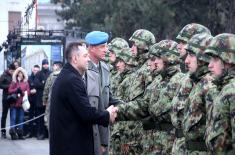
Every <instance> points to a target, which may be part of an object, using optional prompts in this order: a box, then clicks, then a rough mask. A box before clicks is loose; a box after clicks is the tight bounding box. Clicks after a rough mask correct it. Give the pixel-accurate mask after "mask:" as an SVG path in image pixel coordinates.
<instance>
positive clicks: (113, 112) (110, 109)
mask: <svg viewBox="0 0 235 155" xmlns="http://www.w3.org/2000/svg"><path fill="white" fill-rule="evenodd" d="M106 110H107V111H108V112H109V120H110V122H111V123H114V122H115V119H116V117H117V112H118V108H117V107H114V106H113V105H111V106H109V107H108V108H107V109H106Z"/></svg>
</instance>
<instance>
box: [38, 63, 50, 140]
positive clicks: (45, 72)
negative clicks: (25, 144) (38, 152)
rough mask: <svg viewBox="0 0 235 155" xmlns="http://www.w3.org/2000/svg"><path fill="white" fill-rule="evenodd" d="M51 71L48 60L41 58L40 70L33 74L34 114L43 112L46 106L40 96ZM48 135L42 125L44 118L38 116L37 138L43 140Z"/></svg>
mask: <svg viewBox="0 0 235 155" xmlns="http://www.w3.org/2000/svg"><path fill="white" fill-rule="evenodd" d="M50 73H51V71H50V70H49V62H48V60H47V59H43V60H42V70H41V71H40V72H38V73H37V74H36V76H35V80H34V84H35V85H34V86H35V88H36V91H37V95H36V96H37V99H36V115H37V116H40V115H42V114H43V113H45V108H46V106H45V105H43V101H42V96H43V90H44V87H45V84H46V80H47V78H48V77H49V75H50ZM47 136H48V134H47V129H46V127H45V125H44V118H43V117H40V118H39V119H37V139H38V140H43V139H45V138H46V137H47Z"/></svg>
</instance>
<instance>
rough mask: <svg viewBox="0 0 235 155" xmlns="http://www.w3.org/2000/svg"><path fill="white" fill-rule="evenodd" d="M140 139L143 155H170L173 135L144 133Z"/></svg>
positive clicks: (160, 132)
mask: <svg viewBox="0 0 235 155" xmlns="http://www.w3.org/2000/svg"><path fill="white" fill-rule="evenodd" d="M143 133H144V136H143V139H142V142H141V143H142V146H143V154H146V155H170V154H171V151H172V145H173V142H174V134H170V133H168V132H164V131H159V130H155V129H153V130H147V131H144V132H143Z"/></svg>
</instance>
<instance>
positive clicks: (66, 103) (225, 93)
mask: <svg viewBox="0 0 235 155" xmlns="http://www.w3.org/2000/svg"><path fill="white" fill-rule="evenodd" d="M156 37H157V36H156ZM108 39H109V35H108V34H107V33H105V32H101V31H92V32H90V33H88V34H87V35H86V37H85V41H79V42H73V43H70V44H69V45H68V47H67V48H66V51H65V57H66V62H67V63H66V64H65V65H64V67H63V68H62V70H61V68H60V69H59V71H54V72H53V73H51V74H50V71H49V70H48V66H47V67H45V66H44V64H46V62H47V61H46V60H45V61H44V60H43V62H42V66H43V69H42V71H40V72H38V73H37V74H35V78H34V79H31V78H30V79H31V80H29V81H33V85H32V84H31V82H29V84H27V83H26V81H27V77H26V75H25V74H24V71H22V70H21V69H20V70H18V69H16V71H14V66H12V65H11V66H9V70H8V71H7V73H5V74H8V86H7V87H2V86H1V87H2V88H4V91H5V92H4V91H3V96H4V95H6V96H7V94H11V93H14V92H16V93H19V94H21V95H20V96H22V95H23V93H24V91H28V92H29V94H30V96H33V94H36V95H35V96H36V99H35V100H36V101H35V102H36V103H35V106H36V107H37V115H40V114H43V113H44V112H45V105H49V106H47V108H46V113H47V115H46V116H47V117H45V120H43V119H39V120H38V121H37V125H38V128H37V129H38V135H40V136H39V137H38V138H39V139H42V138H40V137H41V135H43V136H42V137H43V138H44V137H45V131H46V130H45V128H44V122H45V121H46V122H47V125H48V124H49V125H48V129H49V139H50V141H49V142H50V155H70V154H89V155H107V154H113V155H119V154H120V155H128V154H132V155H134V154H159V155H168V154H172V155H188V154H199V155H201V154H202V155H204V154H212V155H213V154H226V155H229V154H231V155H233V154H235V122H234V120H235V35H234V34H230V33H221V34H217V35H216V36H212V34H211V32H210V30H209V29H208V28H207V27H205V26H203V25H201V24H197V23H191V24H187V25H186V26H185V27H183V28H182V30H181V31H180V32H179V34H178V35H177V37H176V38H175V41H174V40H170V39H166V40H161V41H159V42H157V43H156V39H155V36H154V34H153V33H151V32H150V31H148V30H146V29H138V30H136V31H135V32H134V33H133V34H132V36H131V37H130V39H129V41H126V40H124V39H122V38H114V39H113V40H111V41H110V42H109V43H108ZM128 42H129V43H130V45H131V46H130V45H129V43H128ZM47 64H48V63H47ZM17 70H18V71H17ZM38 70H39V69H38ZM12 74H13V80H11V76H12ZM49 74H50V75H49ZM14 75H15V77H17V78H15V77H14ZM48 76H49V78H48ZM46 79H47V80H46ZM17 80H18V81H17ZM11 81H12V82H11ZM10 83H11V84H10ZM16 83H17V84H16ZM21 83H22V84H21ZM45 84H46V86H45V87H44V85H45ZM27 85H29V86H27ZM19 88H20V89H19ZM43 91H44V94H43ZM45 94H47V95H45ZM5 98H6V97H5ZM18 100H19V101H17V102H15V103H14V104H10V109H11V110H10V111H11V125H14V124H15V121H16V119H15V117H14V115H15V112H16V111H17V110H18V111H20V112H19V113H20V114H19V115H18V117H19V118H22V117H21V115H22V114H21V113H23V112H22V108H21V107H20V106H17V105H19V104H18V103H19V102H22V101H21V98H20V97H19V98H18ZM5 102H6V101H5V100H4V103H5ZM3 112H4V110H3ZM3 116H4V115H3ZM2 118H4V117H2ZM20 120H21V119H18V121H20ZM48 122H49V123H48ZM4 125H5V124H4V121H2V128H4ZM21 129H22V128H21V126H19V127H17V130H16V133H17V131H19V132H18V133H17V134H18V137H19V138H21ZM4 132H5V131H4V130H2V136H3V137H4ZM12 132H15V131H14V130H13V129H11V130H10V134H11V133H12ZM11 135H12V134H11ZM12 139H14V136H13V138H12Z"/></svg>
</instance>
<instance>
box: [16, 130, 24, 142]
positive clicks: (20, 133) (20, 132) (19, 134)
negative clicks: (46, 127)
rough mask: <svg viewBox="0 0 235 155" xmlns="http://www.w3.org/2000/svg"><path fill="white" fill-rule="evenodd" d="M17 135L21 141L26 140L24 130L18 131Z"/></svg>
mask: <svg viewBox="0 0 235 155" xmlns="http://www.w3.org/2000/svg"><path fill="white" fill-rule="evenodd" d="M17 135H18V138H19V139H21V140H25V138H24V134H23V130H22V129H17Z"/></svg>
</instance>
